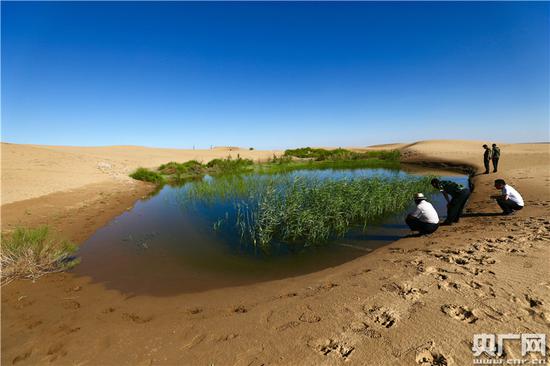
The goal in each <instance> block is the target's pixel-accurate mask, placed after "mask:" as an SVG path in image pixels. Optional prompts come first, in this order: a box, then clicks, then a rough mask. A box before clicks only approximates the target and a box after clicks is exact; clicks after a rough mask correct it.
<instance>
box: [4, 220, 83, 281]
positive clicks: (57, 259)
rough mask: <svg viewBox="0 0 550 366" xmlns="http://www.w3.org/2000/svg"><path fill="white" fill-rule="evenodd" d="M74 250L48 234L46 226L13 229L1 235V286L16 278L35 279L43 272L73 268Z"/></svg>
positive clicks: (63, 241)
mask: <svg viewBox="0 0 550 366" xmlns="http://www.w3.org/2000/svg"><path fill="white" fill-rule="evenodd" d="M76 249H77V247H76V245H74V244H73V243H71V242H69V241H67V240H64V239H59V238H57V237H55V236H54V235H52V234H51V232H50V230H49V228H48V227H47V226H41V227H38V228H35V229H28V228H17V229H16V230H15V231H14V232H13V233H12V234H11V235H5V234H2V253H1V264H2V278H1V283H2V285H5V284H7V283H9V282H11V281H12V280H14V279H16V278H27V279H32V280H35V279H37V278H39V277H41V276H43V275H44V274H46V273H52V272H59V271H63V270H66V269H69V268H72V267H73V266H75V265H76V264H77V263H78V261H77V260H75V259H74V257H71V255H72V254H73V253H74V252H75V251H76Z"/></svg>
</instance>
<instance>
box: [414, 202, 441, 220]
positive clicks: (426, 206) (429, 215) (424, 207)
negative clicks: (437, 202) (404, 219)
mask: <svg viewBox="0 0 550 366" xmlns="http://www.w3.org/2000/svg"><path fill="white" fill-rule="evenodd" d="M411 216H412V217H416V218H417V219H419V220H420V221H422V222H427V223H428V224H437V223H439V216H437V211H436V210H435V208H434V207H433V206H432V204H431V203H430V202H428V201H426V200H422V201H421V202H420V203H419V204H418V205H416V210H415V211H414V212H412V213H411Z"/></svg>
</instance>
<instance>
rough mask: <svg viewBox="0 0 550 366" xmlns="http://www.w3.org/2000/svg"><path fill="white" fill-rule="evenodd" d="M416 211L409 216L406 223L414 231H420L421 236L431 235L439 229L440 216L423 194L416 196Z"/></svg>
mask: <svg viewBox="0 0 550 366" xmlns="http://www.w3.org/2000/svg"><path fill="white" fill-rule="evenodd" d="M414 203H416V210H414V211H413V212H411V213H410V214H408V215H407V218H406V219H405V222H406V223H407V225H409V227H410V228H411V230H412V231H418V232H420V234H421V235H426V234H431V233H433V232H434V231H436V230H437V228H438V227H439V216H438V215H437V211H436V210H435V208H434V207H433V206H432V204H431V203H430V202H428V201H426V197H424V195H423V194H422V193H417V194H415V195H414Z"/></svg>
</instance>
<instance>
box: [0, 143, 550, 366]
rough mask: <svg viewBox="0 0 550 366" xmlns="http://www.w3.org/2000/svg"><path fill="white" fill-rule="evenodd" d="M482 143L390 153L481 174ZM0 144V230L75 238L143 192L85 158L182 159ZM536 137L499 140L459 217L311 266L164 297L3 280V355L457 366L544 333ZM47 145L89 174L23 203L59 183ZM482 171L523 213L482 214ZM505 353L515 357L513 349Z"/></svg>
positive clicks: (548, 324) (130, 361)
mask: <svg viewBox="0 0 550 366" xmlns="http://www.w3.org/2000/svg"><path fill="white" fill-rule="evenodd" d="M480 145H481V143H480V142H471V141H427V142H418V143H414V144H399V145H395V147H398V148H400V149H401V150H402V152H403V155H404V158H405V160H407V161H409V162H417V163H424V164H428V163H429V164H433V163H434V162H437V163H440V164H446V165H450V166H453V165H460V164H468V165H470V166H472V167H473V168H475V169H479V167H480V165H481V155H482V149H481V146H480ZM6 146H8V145H3V146H2V155H3V156H2V160H3V167H2V169H3V171H2V193H3V194H2V195H3V196H4V193H5V192H11V193H8V199H7V200H6V201H4V197H3V198H2V200H3V201H2V202H12V203H10V204H5V205H3V206H2V214H3V217H2V218H3V220H2V230H8V229H10V228H11V227H13V226H14V225H16V224H21V225H37V224H40V223H50V224H52V225H53V226H55V227H56V228H58V229H59V230H60V231H61V232H62V233H64V234H66V235H67V236H68V237H71V238H72V239H74V240H79V241H81V240H83V239H85V238H86V237H87V236H89V235H90V234H91V233H92V232H93V231H94V230H95V229H97V228H99V227H101V226H102V225H103V224H104V223H105V222H107V221H108V220H109V219H110V218H111V217H113V216H115V215H117V214H119V213H120V212H122V211H123V210H124V209H126V208H128V207H130V206H131V204H132V202H133V201H134V200H135V199H136V198H138V197H141V196H142V195H144V194H147V193H148V192H149V191H150V190H151V189H152V188H151V187H150V186H148V185H145V184H141V183H139V184H137V183H136V184H134V183H132V185H131V189H127V188H128V186H127V185H115V184H113V185H112V186H111V187H109V186H108V185H105V184H104V182H105V180H104V179H103V180H102V178H101V177H103V178H104V176H103V174H104V173H102V172H100V173H98V172H97V171H96V170H97V162H101V161H104V160H101V159H107V158H109V159H111V160H108V162H109V163H110V164H112V166H114V165H115V163H114V162H115V161H116V162H119V161H124V160H125V159H126V160H127V161H128V162H131V163H127V165H126V166H127V167H130V166H136V165H145V166H148V165H149V166H151V165H156V164H160V163H164V162H166V161H169V160H180V159H179V158H177V157H173V156H170V154H168V155H162V154H163V153H164V150H162V149H159V150H162V151H163V152H162V154H161V153H158V154H159V155H156V153H155V151H156V150H157V149H150V150H148V149H144V148H120V149H121V150H123V151H125V152H124V153H120V154H119V155H116V154H115V155H116V158H114V157H112V156H110V155H109V153H108V151H109V149H115V150H116V149H117V148H105V150H104V151H103V152H100V151H101V148H90V149H92V150H90V151H93V152H90V153H89V154H87V153H86V151H87V149H85V148H42V147H40V148H39V147H28V146H24V147H21V149H22V151H25V154H24V155H25V157H24V159H23V158H21V160H18V159H19V157H20V155H19V154H18V148H19V147H18V146H15V145H9V149H6ZM549 146H550V145H548V144H514V145H508V144H502V145H501V148H502V157H501V169H500V171H501V173H499V174H498V175H497V174H490V175H477V176H476V177H475V184H476V190H475V192H474V194H473V195H472V197H471V199H470V203H469V204H468V206H467V213H466V215H465V217H464V218H463V219H462V220H461V222H460V223H459V224H457V225H454V226H451V227H441V228H440V230H438V231H437V232H436V233H435V234H433V235H431V236H429V237H420V238H406V239H402V240H399V241H397V242H394V243H393V244H391V245H389V246H386V247H383V248H380V249H378V250H376V251H374V252H373V253H371V254H368V255H365V256H363V257H361V258H358V259H356V260H354V261H351V262H348V263H345V264H343V265H341V266H338V267H334V268H329V269H326V270H323V271H320V272H317V273H312V274H308V275H304V276H300V277H295V278H288V279H284V280H278V281H271V282H264V283H258V284H254V285H248V286H242V287H232V288H223V289H216V290H211V291H205V292H202V293H194V294H180V295H175V296H165V297H155V296H146V295H139V296H136V295H133V294H126V293H120V292H118V291H115V290H107V289H106V288H105V287H104V286H103V285H102V284H100V283H91V281H90V279H89V278H86V277H78V276H75V275H73V274H71V273H64V274H55V275H50V276H46V277H44V278H42V279H40V280H39V281H37V282H35V283H32V282H30V281H16V282H13V283H11V284H9V285H8V286H5V287H3V288H2V348H1V350H2V356H1V360H2V364H6V365H8V364H17V365H19V364H21V365H24V364H29V365H31V364H33V365H34V364H49V363H54V364H60V365H156V364H170V365H175V364H178V365H188V364H193V365H195V364H196V365H262V364H264V365H268V364H269V365H296V364H304V365H325V364H327V365H332V364H336V365H337V364H357V365H418V364H420V365H468V364H472V352H471V343H472V336H473V334H476V333H546V334H548V333H549V332H548V330H549V329H550V268H549V263H550V261H549V259H550V247H549V244H550V171H549V166H550V152H549ZM390 147H391V146H390ZM378 148H380V147H378ZM41 149H43V150H46V151H47V153H46V155H40V154H42V153H43V150H41ZM65 149H66V150H65ZM93 149H97V150H93ZM124 149H136V151H150V153H149V154H147V153H145V152H143V155H141V156H142V157H143V156H146V159H150V160H146V162H145V160H144V161H140V160H139V158H138V157H135V156H133V155H132V153H131V152H129V151H126V150H124ZM141 149H144V150H141ZM6 151H9V153H8V154H7V153H6ZM33 153H36V154H38V155H36V156H34V157H33ZM61 153H62V154H69V155H70V156H71V159H74V162H75V164H83V165H79V166H81V167H82V171H81V172H80V173H81V174H80V175H88V174H90V175H91V176H90V177H85V178H84V177H83V178H82V179H83V180H82V182H81V184H80V185H78V184H77V183H76V181H72V180H71V179H68V180H69V181H71V183H70V184H74V185H71V186H69V187H67V186H64V187H65V188H64V189H66V188H72V191H71V192H64V193H54V194H50V195H47V196H42V197H37V196H39V195H41V194H43V193H48V192H55V191H59V190H60V189H59V187H61V186H62V182H61V181H62V179H59V178H58V176H59V175H61V176H62V175H63V174H65V173H67V174H70V172H72V169H70V171H67V172H65V170H64V169H67V166H66V165H62V166H58V170H55V171H54V170H52V171H51V173H48V169H49V168H48V167H50V166H55V162H51V161H50V160H48V159H50V158H48V156H50V157H51V158H54V159H55V157H58V156H59V155H58V154H61ZM187 153H188V152H187ZM225 153H226V152H224V153H223V154H222V156H224V154H225ZM48 154H49V155H48ZM181 154H184V153H183V152H182V153H181ZM254 154H259V155H258V158H260V157H262V156H269V155H270V154H272V152H265V153H262V152H254ZM261 154H265V155H261ZM7 156H10V157H11V158H10V159H11V161H10V162H7V160H10V159H7ZM179 156H183V155H178V157H179ZM242 156H245V155H244V154H242ZM94 159H96V160H94ZM154 159H158V160H154ZM81 160H82V161H83V162H84V163H82V162H81ZM204 160H208V159H204ZM33 161H34V162H36V165H34V166H35V167H40V166H43V167H44V168H42V170H41V173H40V174H41V179H40V180H39V182H40V184H37V183H36V180H32V179H30V178H29V180H27V181H25V180H22V181H18V180H17V179H16V178H14V176H16V177H17V176H19V177H22V176H24V174H23V173H22V172H21V171H19V170H17V167H20V168H23V167H24V166H25V165H24V162H33ZM50 163H51V164H50ZM63 164H65V163H63ZM67 164H68V163H67ZM94 164H96V165H94ZM121 164H122V163H121ZM132 164H133V165H132ZM6 166H7V167H8V168H9V169H7V170H4V167H6ZM69 166H70V164H69ZM85 166H87V168H85ZM10 167H11V168H10ZM121 171H123V170H121ZM18 174H19V175H18ZM77 175H78V174H75V177H76V176H77ZM96 175H97V176H96ZM496 177H499V178H504V179H506V180H507V181H508V182H509V183H510V184H511V185H513V186H514V187H516V188H517V189H518V190H519V191H520V192H521V193H522V194H523V196H524V199H525V201H526V207H525V209H524V210H522V211H520V212H519V213H518V214H517V215H515V216H506V217H504V216H498V215H490V214H492V213H497V212H498V211H499V210H498V207H497V206H496V204H495V203H494V202H493V201H492V200H490V199H488V196H489V195H490V194H494V188H493V187H492V182H493V180H494V179H495V178H496ZM50 179H51V182H52V185H53V187H52V186H50V185H49V182H50ZM75 179H76V178H75ZM96 179H97V180H96ZM109 179H111V178H109ZM107 181H108V182H109V180H107ZM15 182H17V184H15ZM29 182H30V183H29ZM110 182H114V180H111V181H110ZM29 184H30V186H29ZM94 184H96V185H95V186H94ZM124 184H127V183H124ZM34 186H45V187H40V188H36V189H35V188H33V187H34ZM62 190H63V189H62ZM20 192H21V193H20ZM31 192H32V193H31ZM40 192H43V193H40ZM33 197H34V198H33ZM21 199H27V200H26V201H21ZM15 201H17V202H15ZM487 214H489V215H487ZM505 351H506V355H507V357H509V358H521V355H520V350H519V347H516V343H514V342H510V343H509V344H507V345H506V346H505Z"/></svg>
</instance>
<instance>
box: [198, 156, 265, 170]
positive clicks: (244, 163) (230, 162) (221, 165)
mask: <svg viewBox="0 0 550 366" xmlns="http://www.w3.org/2000/svg"><path fill="white" fill-rule="evenodd" d="M253 164H254V162H253V161H252V160H250V159H241V158H240V157H239V158H237V159H231V158H226V159H214V160H211V161H210V162H208V164H206V167H207V168H209V170H208V173H213V174H216V173H240V172H243V171H246V170H249V168H251V167H252V165H253Z"/></svg>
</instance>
